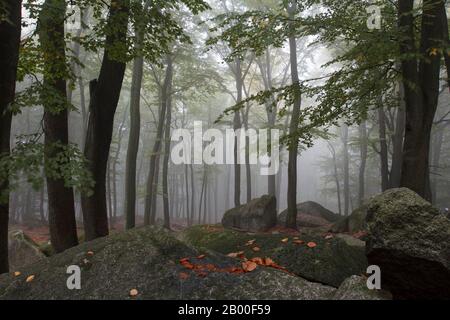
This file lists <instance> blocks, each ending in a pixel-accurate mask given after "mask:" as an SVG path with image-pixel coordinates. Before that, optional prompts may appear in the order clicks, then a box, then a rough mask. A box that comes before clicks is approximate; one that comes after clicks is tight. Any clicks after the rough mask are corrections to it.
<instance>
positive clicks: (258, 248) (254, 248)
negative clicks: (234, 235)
mask: <svg viewBox="0 0 450 320" xmlns="http://www.w3.org/2000/svg"><path fill="white" fill-rule="evenodd" d="M252 250H253V251H255V252H259V251H261V248H260V247H253V248H252Z"/></svg>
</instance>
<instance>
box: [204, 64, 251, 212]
mask: <svg viewBox="0 0 450 320" xmlns="http://www.w3.org/2000/svg"><path fill="white" fill-rule="evenodd" d="M235 62H236V70H235V72H236V74H235V76H236V90H237V99H236V103H240V102H242V93H243V85H244V84H243V79H242V67H241V59H240V58H236V61H235ZM241 126H242V124H241V116H240V113H239V111H236V112H235V113H234V119H233V129H234V130H235V131H236V130H239V129H240V128H241ZM238 140H239V138H238V137H237V136H236V137H235V138H234V206H235V207H239V206H240V205H241V165H240V164H239V145H238ZM200 205H201V204H200Z"/></svg>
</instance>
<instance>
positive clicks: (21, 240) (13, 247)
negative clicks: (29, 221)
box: [8, 230, 46, 270]
mask: <svg viewBox="0 0 450 320" xmlns="http://www.w3.org/2000/svg"><path fill="white" fill-rule="evenodd" d="M8 255H9V268H10V269H11V270H19V269H20V268H22V267H24V266H26V265H29V264H31V263H35V262H37V261H40V260H44V259H46V256H45V255H44V253H42V251H41V250H40V248H39V246H38V245H37V244H36V243H35V242H34V241H33V239H31V238H30V237H28V236H27V235H26V234H25V233H24V232H23V231H22V230H14V231H10V232H9V233H8Z"/></svg>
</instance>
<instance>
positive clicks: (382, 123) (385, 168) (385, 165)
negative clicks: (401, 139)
mask: <svg viewBox="0 0 450 320" xmlns="http://www.w3.org/2000/svg"><path fill="white" fill-rule="evenodd" d="M378 122H379V128H378V132H379V136H380V165H381V166H380V168H381V191H383V192H384V191H386V190H387V189H388V188H389V185H390V183H389V162H388V145H387V137H386V115H385V113H384V110H383V106H382V105H381V104H380V106H379V107H378Z"/></svg>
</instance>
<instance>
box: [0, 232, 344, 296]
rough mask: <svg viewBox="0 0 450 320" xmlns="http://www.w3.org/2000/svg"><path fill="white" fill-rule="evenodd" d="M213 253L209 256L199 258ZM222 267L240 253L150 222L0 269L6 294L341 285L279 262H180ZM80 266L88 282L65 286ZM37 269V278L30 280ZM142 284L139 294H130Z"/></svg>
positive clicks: (257, 290)
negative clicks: (199, 245)
mask: <svg viewBox="0 0 450 320" xmlns="http://www.w3.org/2000/svg"><path fill="white" fill-rule="evenodd" d="M200 254H206V256H205V257H204V258H201V257H199V258H196V257H198V256H199V255H200ZM183 258H189V261H191V262H192V264H193V265H195V266H197V267H198V266H200V265H202V266H213V267H215V268H220V269H221V270H224V269H226V270H231V268H232V267H239V266H240V265H241V260H238V259H233V258H230V257H227V256H225V255H221V254H218V253H213V252H208V251H204V250H198V249H195V248H193V247H191V246H188V245H186V244H184V243H183V242H181V241H179V240H177V239H175V238H174V237H173V236H172V235H171V234H170V233H169V232H168V231H165V230H163V229H159V228H155V227H147V228H140V229H135V230H131V231H128V232H123V233H118V234H115V235H112V236H109V237H105V238H100V239H97V240H95V241H92V242H87V243H83V244H81V245H79V246H77V247H75V248H72V249H69V250H67V251H65V252H63V253H61V254H56V255H54V256H52V257H50V258H48V259H47V260H43V261H40V262H37V263H35V264H32V265H30V266H28V267H26V268H24V269H22V270H21V272H22V274H21V275H20V276H18V277H14V275H12V274H4V275H1V276H0V300H2V299H232V300H234V299H331V297H332V296H333V294H334V292H335V291H336V290H335V289H334V288H332V287H329V286H325V285H322V284H317V283H312V282H308V281H306V280H304V279H302V278H299V277H296V276H293V275H290V274H288V273H286V272H283V271H280V270H276V269H274V268H268V267H261V266H258V267H257V268H256V269H255V270H254V271H252V272H248V273H238V274H236V273H232V272H228V271H227V272H223V271H221V272H219V271H207V270H209V269H206V270H205V269H203V270H197V269H196V270H191V269H188V268H186V267H185V266H183V265H182V264H181V263H180V259H183ZM70 265H78V266H80V268H81V290H69V289H68V288H67V286H66V282H67V278H68V274H67V273H66V272H67V267H68V266H70ZM30 275H34V279H33V280H32V281H28V282H27V281H26V279H27V278H28V277H29V276H30ZM132 289H136V290H137V296H135V297H134V298H133V297H130V290H132Z"/></svg>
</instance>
